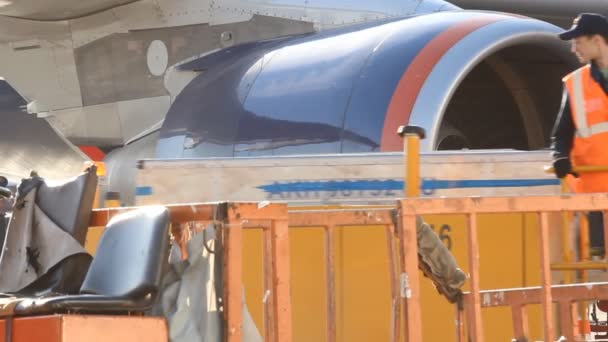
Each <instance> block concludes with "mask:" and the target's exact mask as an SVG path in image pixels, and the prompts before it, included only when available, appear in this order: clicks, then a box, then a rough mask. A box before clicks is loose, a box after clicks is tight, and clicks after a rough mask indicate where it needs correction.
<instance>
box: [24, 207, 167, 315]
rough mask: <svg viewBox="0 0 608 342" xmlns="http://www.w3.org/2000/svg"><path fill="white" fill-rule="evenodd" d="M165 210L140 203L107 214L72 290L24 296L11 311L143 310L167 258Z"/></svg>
mask: <svg viewBox="0 0 608 342" xmlns="http://www.w3.org/2000/svg"><path fill="white" fill-rule="evenodd" d="M169 246H170V245H169V211H168V210H167V209H166V208H165V207H160V206H155V207H144V208H140V209H136V210H133V211H130V212H126V213H123V214H119V215H117V216H115V217H114V218H112V219H111V220H110V222H109V223H108V224H107V226H106V229H105V230H104V232H103V235H102V237H101V239H100V241H99V244H98V246H97V253H96V255H95V258H94V259H93V262H92V263H91V266H90V267H89V271H88V273H87V275H86V277H85V280H84V282H83V284H82V287H81V289H80V294H78V295H68V296H57V297H42V298H30V299H25V300H23V301H21V302H20V303H19V304H18V305H17V306H16V307H15V310H14V312H15V315H29V314H49V313H54V312H66V311H70V312H73V311H78V312H87V313H108V312H112V313H121V312H122V313H126V312H133V311H145V310H148V309H149V308H150V307H151V306H152V304H153V303H154V302H155V300H156V296H157V294H158V292H159V287H160V282H161V276H162V272H163V270H164V269H165V268H166V265H167V264H168V258H169Z"/></svg>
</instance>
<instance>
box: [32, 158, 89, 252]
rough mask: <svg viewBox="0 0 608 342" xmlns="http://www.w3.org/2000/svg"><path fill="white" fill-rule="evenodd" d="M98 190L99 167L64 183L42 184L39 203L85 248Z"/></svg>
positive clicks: (51, 217) (37, 195)
mask: <svg viewBox="0 0 608 342" xmlns="http://www.w3.org/2000/svg"><path fill="white" fill-rule="evenodd" d="M96 188H97V175H96V168H95V167H91V168H88V169H87V171H85V172H84V173H82V174H80V175H79V176H77V177H76V178H73V179H70V180H69V181H67V182H65V183H63V184H59V185H55V186H49V185H47V184H46V183H42V184H41V185H40V187H39V188H38V193H37V194H36V203H37V204H38V206H39V207H40V209H42V211H44V212H45V213H46V214H47V215H48V216H49V218H50V219H51V220H53V222H55V224H57V225H58V226H59V227H60V228H61V229H63V230H65V231H66V232H68V233H69V234H70V235H72V236H73V237H74V239H76V241H78V242H79V243H80V244H81V245H84V241H85V238H86V236H87V230H88V228H89V219H90V217H91V210H92V209H93V201H94V199H95V190H96Z"/></svg>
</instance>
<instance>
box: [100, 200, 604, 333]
mask: <svg viewBox="0 0 608 342" xmlns="http://www.w3.org/2000/svg"><path fill="white" fill-rule="evenodd" d="M222 205H224V207H222ZM167 208H168V209H169V211H170V216H171V221H172V224H173V228H172V233H173V235H174V237H175V239H176V240H177V241H178V242H179V243H180V244H181V245H182V247H185V239H186V237H185V234H182V231H181V228H180V227H182V226H184V225H183V224H184V223H188V222H192V221H207V222H216V223H218V224H219V225H220V227H222V233H223V234H222V236H223V245H224V255H223V256H224V269H225V272H224V291H225V293H224V300H225V303H224V305H225V306H224V315H225V321H226V326H225V336H226V341H228V342H237V341H241V340H242V332H241V328H242V319H243V317H242V300H243V298H242V286H243V284H242V268H243V266H242V232H243V229H251V228H255V229H262V230H263V239H264V249H263V265H264V267H263V271H264V277H263V279H264V283H265V289H266V291H265V292H266V293H270V294H271V295H270V297H269V298H268V300H265V301H264V325H265V331H266V334H265V336H264V338H265V341H268V342H274V341H281V342H284V341H285V342H289V341H291V340H292V326H291V302H290V270H289V256H290V254H289V235H288V234H289V226H292V227H299V228H306V227H324V229H325V260H326V268H325V272H326V275H327V284H326V289H327V304H326V310H327V317H328V324H327V333H326V336H327V341H329V342H334V341H336V304H335V301H336V295H335V293H336V292H335V281H334V277H333V274H334V251H333V242H332V241H333V231H334V228H336V227H340V226H362V225H372V226H379V227H384V229H385V231H386V235H387V246H388V254H389V268H390V269H389V272H390V278H391V293H390V294H389V295H390V296H391V298H392V303H393V307H392V315H391V317H392V322H391V323H392V325H391V326H392V333H391V341H398V340H405V341H410V342H411V341H422V321H421V311H420V309H421V303H420V276H419V270H418V246H417V238H416V216H417V215H422V216H424V215H431V214H464V215H467V218H468V220H467V222H468V224H467V237H468V248H469V253H468V254H469V270H470V289H471V291H470V293H467V294H465V296H464V299H463V304H464V310H463V311H460V310H459V311H458V317H457V323H458V324H457V334H458V337H459V340H460V341H465V339H466V335H468V336H469V337H470V338H471V339H472V340H473V341H483V340H484V338H483V329H482V314H481V309H482V308H485V307H492V306H510V307H511V310H512V315H513V325H514V336H515V338H517V339H518V340H521V341H524V340H526V338H527V317H526V314H525V310H523V308H524V307H525V305H527V304H533V303H541V304H542V307H543V318H544V319H543V322H544V323H543V324H544V332H545V333H544V334H545V340H546V341H553V340H554V333H555V331H554V327H553V311H552V308H551V305H552V302H558V303H559V304H560V322H561V326H562V334H563V335H565V336H566V337H567V338H568V339H569V340H574V338H575V336H576V335H577V334H578V330H577V329H578V328H577V325H576V324H574V320H576V310H575V306H574V303H575V302H577V301H584V300H592V299H608V283H596V284H593V285H592V286H590V285H580V284H579V285H568V286H551V265H550V260H549V239H548V237H549V229H550V227H549V224H548V213H551V212H570V211H589V210H598V209H599V208H602V209H603V208H608V195H606V194H579V195H561V196H531V197H487V198H481V197H466V198H431V199H427V198H412V199H403V200H400V201H398V202H397V206H396V207H395V208H389V209H339V210H316V211H308V210H302V211H292V212H288V210H287V206H286V205H285V204H267V205H260V204H258V203H228V204H221V203H213V204H186V205H169V206H167ZM222 208H224V209H222ZM130 209H131V208H108V209H99V210H95V211H94V212H93V215H92V217H91V226H103V225H105V224H106V223H107V221H108V220H109V218H110V217H112V216H113V215H115V214H116V213H118V212H122V211H125V210H130ZM222 210H224V212H225V213H224V214H223V215H222V216H221V217H218V213H219V212H221V211H222ZM514 212H517V213H538V217H539V223H540V225H539V234H540V246H539V247H540V248H539V250H540V252H539V253H540V258H541V265H542V267H541V279H542V286H540V287H536V288H520V289H508V290H493V291H482V290H481V289H480V285H479V244H478V238H477V230H478V227H477V215H478V214H485V213H514ZM555 228H556V229H560V228H561V227H555ZM395 245H397V246H398V247H397V249H398V250H395ZM182 250H183V251H184V252H185V249H184V248H182ZM482 296H483V299H484V300H483V301H482ZM465 318H466V319H465ZM465 321H466V325H467V329H466V331H465ZM401 327H403V328H404V330H403V331H401Z"/></svg>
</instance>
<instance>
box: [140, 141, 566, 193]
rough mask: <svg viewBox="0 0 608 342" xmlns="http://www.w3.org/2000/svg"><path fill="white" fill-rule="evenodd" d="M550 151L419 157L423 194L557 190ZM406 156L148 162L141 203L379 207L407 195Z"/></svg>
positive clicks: (142, 172) (142, 178)
mask: <svg viewBox="0 0 608 342" xmlns="http://www.w3.org/2000/svg"><path fill="white" fill-rule="evenodd" d="M550 161H551V156H550V153H549V151H542V152H541V151H539V152H514V151H483V152H475V151H469V152H453V153H433V154H424V155H422V156H421V165H420V169H421V171H420V173H421V177H422V179H421V185H420V186H421V190H422V191H423V192H422V195H423V196H472V195H479V196H500V195H522V194H526V195H532V194H535V195H541V194H556V193H559V191H560V190H559V181H558V180H557V179H555V177H554V176H553V175H552V174H547V173H545V172H544V171H543V167H544V166H545V165H547V164H549V163H550ZM403 165H404V160H403V155H402V154H399V153H373V154H364V155H360V154H358V155H347V154H339V155H321V156H290V157H269V158H235V159H218V158H205V159H199V160H150V161H147V160H146V161H143V162H142V164H141V168H140V169H139V170H138V171H137V186H138V188H137V191H136V192H137V194H138V195H137V196H136V204H138V205H146V204H167V203H192V202H211V201H256V202H260V201H264V200H270V201H278V202H287V203H289V204H292V205H302V204H331V203H341V204H344V203H355V204H374V203H387V202H391V201H394V199H395V198H399V197H402V196H403V167H404V166H403Z"/></svg>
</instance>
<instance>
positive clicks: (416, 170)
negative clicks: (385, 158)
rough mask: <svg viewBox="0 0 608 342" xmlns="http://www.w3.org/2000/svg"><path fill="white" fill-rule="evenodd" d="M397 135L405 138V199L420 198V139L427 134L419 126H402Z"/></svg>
mask: <svg viewBox="0 0 608 342" xmlns="http://www.w3.org/2000/svg"><path fill="white" fill-rule="evenodd" d="M397 134H399V136H401V137H402V138H403V158H404V164H405V175H404V177H403V180H404V181H405V184H404V187H405V189H404V191H405V197H419V196H420V139H424V138H425V136H426V132H425V131H424V128H422V127H419V126H401V127H399V129H398V130H397Z"/></svg>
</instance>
